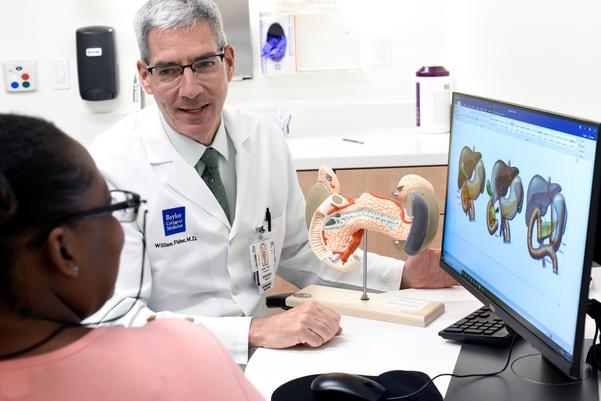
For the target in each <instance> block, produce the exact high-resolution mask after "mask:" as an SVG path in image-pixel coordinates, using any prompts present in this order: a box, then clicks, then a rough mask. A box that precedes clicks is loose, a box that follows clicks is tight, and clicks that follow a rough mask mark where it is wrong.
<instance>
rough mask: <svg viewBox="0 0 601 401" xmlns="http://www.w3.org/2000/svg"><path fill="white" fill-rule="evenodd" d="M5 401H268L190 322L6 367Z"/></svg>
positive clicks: (98, 333) (2, 377) (93, 335)
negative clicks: (264, 399)
mask: <svg viewBox="0 0 601 401" xmlns="http://www.w3.org/2000/svg"><path fill="white" fill-rule="evenodd" d="M0 400H28V401H29V400H44V401H53V400H90V401H91V400H99V401H100V400H102V401H113V400H115V401H116V400H120V401H121V400H124V401H137V400H144V401H150V400H157V401H159V400H160V401H168V400H177V401H182V400H186V401H187V400H215V401H219V400H224V401H225V400H228V401H231V400H236V401H237V400H241V401H244V400H253V401H254V400H263V397H262V396H261V395H260V394H259V393H258V392H257V390H256V389H255V388H254V387H253V386H252V385H251V384H250V383H249V382H248V380H247V379H246V377H245V376H244V374H243V373H242V371H241V370H240V368H239V367H238V365H236V364H235V363H234V361H233V360H232V358H231V357H230V356H229V354H228V353H227V351H226V350H225V349H224V348H223V346H221V344H220V343H219V342H218V341H217V339H216V338H215V337H214V336H213V335H212V334H211V333H210V332H209V331H208V330H207V329H205V328H204V327H201V326H198V325H195V324H193V323H190V322H188V321H184V320H172V319H159V320H156V321H153V322H151V323H149V324H148V325H147V326H145V327H142V328H124V327H103V328H99V329H95V330H92V331H91V332H90V333H88V334H87V335H85V336H83V337H82V338H80V339H79V340H77V341H75V342H73V343H71V344H69V345H68V346H66V347H63V348H61V349H59V350H56V351H52V352H48V353H45V354H42V355H37V356H30V357H23V358H17V359H13V360H9V361H4V362H0Z"/></svg>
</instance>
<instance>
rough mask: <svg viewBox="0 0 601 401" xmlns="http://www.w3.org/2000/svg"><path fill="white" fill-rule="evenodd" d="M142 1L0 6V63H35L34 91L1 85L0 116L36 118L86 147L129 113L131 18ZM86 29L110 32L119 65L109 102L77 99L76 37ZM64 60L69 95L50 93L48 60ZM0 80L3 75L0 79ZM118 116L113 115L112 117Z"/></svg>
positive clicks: (27, 0) (27, 1)
mask: <svg viewBox="0 0 601 401" xmlns="http://www.w3.org/2000/svg"><path fill="white" fill-rule="evenodd" d="M142 3H143V1H142V0H127V1H123V0H101V1H99V0H95V1H89V0H86V1H79V0H57V1H48V2H46V1H34V0H21V1H18V2H16V1H14V2H2V5H1V6H0V7H1V8H0V38H1V39H0V63H1V62H4V61H7V60H34V61H37V63H38V75H39V81H38V83H39V90H38V91H37V92H34V93H18V94H8V93H7V92H6V91H5V90H4V83H2V85H0V111H2V112H7V111H11V112H19V113H26V114H32V115H37V116H41V117H45V118H48V119H50V120H52V121H54V122H55V123H56V124H57V125H58V126H59V127H60V128H61V129H63V130H65V131H66V132H67V133H69V134H71V135H73V136H74V137H76V138H78V139H80V140H82V141H84V142H87V141H89V138H90V137H91V136H93V135H95V134H97V133H98V131H100V130H102V129H103V128H104V127H106V126H107V125H108V124H111V123H112V122H113V121H115V120H116V118H117V117H118V116H119V115H122V114H123V113H127V112H130V111H132V110H134V105H133V104H132V101H131V100H132V90H131V83H132V80H133V76H134V71H135V60H136V58H137V57H136V54H137V53H136V50H135V39H134V38H133V36H134V34H133V28H132V24H131V15H133V13H134V10H135V9H136V8H137V7H139V5H141V4H142ZM89 25H109V26H112V27H114V28H115V31H116V41H117V50H118V62H119V81H120V84H121V85H120V93H119V96H118V97H117V98H116V99H114V100H110V101H104V102H86V101H83V100H81V98H80V97H79V89H78V84H77V62H76V50H75V31H76V29H77V28H80V27H83V26H89ZM53 58H63V59H68V60H69V68H70V84H71V88H70V89H69V90H52V89H51V86H50V60H51V59H53ZM0 76H2V78H3V79H4V77H3V74H0ZM116 113H117V114H116Z"/></svg>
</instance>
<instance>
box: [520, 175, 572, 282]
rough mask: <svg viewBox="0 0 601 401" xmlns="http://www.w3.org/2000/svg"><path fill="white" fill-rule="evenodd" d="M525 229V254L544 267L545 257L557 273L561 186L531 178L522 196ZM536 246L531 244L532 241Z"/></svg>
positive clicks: (564, 214) (563, 211) (564, 216)
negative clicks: (523, 199)
mask: <svg viewBox="0 0 601 401" xmlns="http://www.w3.org/2000/svg"><path fill="white" fill-rule="evenodd" d="M525 221H526V226H527V227H528V238H527V240H528V252H529V253H530V256H532V258H534V259H541V260H542V263H543V267H546V261H545V257H548V258H549V259H551V266H552V268H553V273H555V274H557V273H558V270H559V266H558V262H557V251H558V250H559V247H560V246H561V240H562V237H563V234H564V233H565V230H566V225H567V221H568V211H567V208H566V201H565V198H564V196H563V194H562V193H561V185H559V184H557V183H552V182H551V178H549V179H548V180H545V179H544V178H543V177H541V176H540V175H538V174H537V175H535V176H534V177H532V179H531V180H530V184H528V193H527V195H526V215H525ZM533 240H534V241H536V245H535V246H533V245H532V241H533Z"/></svg>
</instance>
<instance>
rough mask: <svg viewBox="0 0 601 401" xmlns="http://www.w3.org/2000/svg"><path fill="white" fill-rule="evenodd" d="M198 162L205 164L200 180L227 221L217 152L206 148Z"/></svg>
mask: <svg viewBox="0 0 601 401" xmlns="http://www.w3.org/2000/svg"><path fill="white" fill-rule="evenodd" d="M200 161H201V162H203V163H204V164H205V169H204V171H203V173H202V179H203V180H204V182H205V183H206V184H207V186H208V187H209V189H210V190H211V192H213V195H214V196H215V199H217V202H219V205H221V208H222V209H223V211H224V212H225V216H226V217H227V219H228V221H229V220H230V208H229V206H228V203H227V196H226V194H225V187H224V186H223V181H221V177H220V176H219V168H218V163H219V152H217V151H216V150H215V149H213V148H207V149H206V150H205V152H204V153H203V154H202V157H201V158H200Z"/></svg>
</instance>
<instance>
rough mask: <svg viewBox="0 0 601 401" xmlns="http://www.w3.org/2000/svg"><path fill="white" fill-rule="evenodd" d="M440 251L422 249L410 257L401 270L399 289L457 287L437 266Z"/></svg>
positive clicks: (453, 280)
mask: <svg viewBox="0 0 601 401" xmlns="http://www.w3.org/2000/svg"><path fill="white" fill-rule="evenodd" d="M439 261H440V249H424V250H423V251H421V252H420V253H418V254H417V255H415V256H410V257H409V258H408V259H407V261H406V262H405V267H404V268H403V277H401V289H404V288H444V287H452V286H454V285H457V282H456V281H455V279H453V278H452V277H451V276H449V275H448V274H447V273H446V272H445V271H444V270H442V269H441V268H440V266H439Z"/></svg>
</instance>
